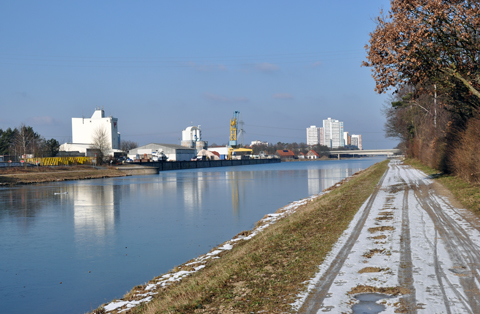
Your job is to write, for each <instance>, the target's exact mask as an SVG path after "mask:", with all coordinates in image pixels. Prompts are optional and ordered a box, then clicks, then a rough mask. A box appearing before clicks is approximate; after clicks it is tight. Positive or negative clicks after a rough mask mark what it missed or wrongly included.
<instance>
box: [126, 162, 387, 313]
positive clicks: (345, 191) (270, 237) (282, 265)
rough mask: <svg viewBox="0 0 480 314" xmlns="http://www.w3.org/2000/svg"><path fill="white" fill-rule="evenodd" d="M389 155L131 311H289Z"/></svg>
mask: <svg viewBox="0 0 480 314" xmlns="http://www.w3.org/2000/svg"><path fill="white" fill-rule="evenodd" d="M387 163H388V161H384V162H382V163H379V164H376V165H374V166H372V167H370V168H369V169H367V170H365V171H363V172H362V173H361V174H359V175H356V176H354V177H353V178H351V179H350V180H349V181H348V182H345V183H344V184H343V185H342V186H340V187H338V188H336V189H334V190H332V191H331V192H330V193H328V194H326V195H324V196H322V197H320V198H318V199H316V200H315V201H312V202H310V203H308V204H306V205H304V206H303V207H302V208H300V209H299V210H298V211H297V212H296V213H295V214H293V215H291V216H289V217H286V218H284V219H282V220H280V221H279V222H277V223H276V224H274V225H272V226H270V227H269V228H267V229H266V230H264V231H263V232H261V233H260V234H259V235H257V236H255V237H254V238H252V239H251V240H249V241H240V242H239V243H238V244H237V245H235V246H234V248H233V249H232V250H231V251H229V252H226V253H225V254H223V256H222V258H220V259H216V260H211V261H209V262H208V263H207V265H206V267H205V268H204V269H203V270H201V271H199V272H197V273H194V274H193V275H191V276H189V277H187V278H185V279H183V280H182V281H180V282H178V283H176V284H172V285H171V286H169V287H167V288H165V289H163V290H160V291H159V293H158V294H157V295H155V296H154V300H153V301H151V302H150V303H148V304H142V305H140V306H138V307H136V308H134V309H132V310H131V311H130V313H147V314H152V313H251V312H254V313H258V312H260V311H263V312H264V313H286V312H291V307H290V304H291V303H292V302H293V301H294V298H295V296H296V295H297V293H298V292H299V289H301V287H302V286H303V283H304V282H305V281H306V280H308V279H310V278H311V277H313V275H314V274H315V272H316V271H317V267H318V265H319V264H320V263H321V262H322V261H323V260H324V258H325V256H326V255H327V253H328V252H329V251H330V250H331V248H332V246H333V244H334V243H335V242H336V241H337V239H338V237H339V236H340V235H341V234H342V232H343V231H344V230H345V229H346V228H347V226H348V224H349V223H350V221H351V219H352V218H353V216H354V215H355V213H356V212H357V211H358V209H359V208H360V207H361V205H362V204H363V203H364V202H365V200H366V199H367V198H368V197H369V196H370V194H371V193H372V192H373V190H374V187H375V185H376V184H377V183H378V181H379V179H380V177H381V176H382V175H383V173H384V172H385V170H386V169H387Z"/></svg>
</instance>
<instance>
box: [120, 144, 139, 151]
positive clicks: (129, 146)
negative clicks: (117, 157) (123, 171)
mask: <svg viewBox="0 0 480 314" xmlns="http://www.w3.org/2000/svg"><path fill="white" fill-rule="evenodd" d="M137 147H138V143H137V142H134V141H121V142H120V149H121V150H123V151H124V152H128V151H129V150H131V149H134V148H137Z"/></svg>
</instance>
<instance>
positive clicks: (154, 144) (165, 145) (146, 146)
mask: <svg viewBox="0 0 480 314" xmlns="http://www.w3.org/2000/svg"><path fill="white" fill-rule="evenodd" d="M159 146H160V147H168V148H173V149H188V150H193V148H190V147H185V146H182V145H177V144H159V143H150V144H147V145H143V146H140V147H136V148H135V149H145V148H153V147H159Z"/></svg>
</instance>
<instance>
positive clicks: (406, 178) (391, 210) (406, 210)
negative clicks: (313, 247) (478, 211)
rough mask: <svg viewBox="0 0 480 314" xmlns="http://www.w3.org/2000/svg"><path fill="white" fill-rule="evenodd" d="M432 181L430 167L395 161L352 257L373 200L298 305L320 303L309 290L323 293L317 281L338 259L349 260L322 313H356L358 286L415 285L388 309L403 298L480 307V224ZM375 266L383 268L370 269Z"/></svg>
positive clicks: (430, 306) (452, 307)
mask: <svg viewBox="0 0 480 314" xmlns="http://www.w3.org/2000/svg"><path fill="white" fill-rule="evenodd" d="M431 184H432V181H431V180H429V179H428V178H427V176H426V175H425V174H424V173H423V172H421V171H418V170H415V169H412V168H411V167H407V166H404V165H401V164H400V163H399V162H398V161H392V162H391V163H390V165H389V170H388V171H387V173H386V175H385V176H384V179H383V183H382V186H381V188H380V189H379V190H378V193H377V194H376V195H375V194H372V196H371V198H372V197H374V198H375V199H373V203H372V205H371V207H370V209H369V210H370V213H369V215H368V217H367V219H366V220H365V224H364V225H363V227H362V229H361V232H360V234H359V236H358V238H357V239H356V241H355V243H354V245H353V247H352V249H351V251H350V252H349V254H348V256H347V257H346V258H345V259H344V260H340V261H339V258H338V256H339V253H340V252H341V251H342V250H343V249H344V247H345V245H346V243H347V240H348V239H349V237H350V235H351V234H352V232H353V230H354V228H356V227H357V226H358V222H359V221H360V219H361V217H362V214H363V213H364V212H365V211H366V210H368V209H367V207H368V206H367V204H368V203H369V202H370V201H372V200H371V199H369V200H367V201H366V202H365V204H363V206H362V207H361V208H360V210H359V211H358V213H357V214H356V215H355V217H354V219H353V221H352V222H351V223H350V225H349V227H348V229H347V230H346V231H345V232H344V234H343V235H342V236H341V237H340V239H339V240H338V242H337V243H336V245H335V246H334V248H333V249H332V251H331V253H330V254H329V255H328V256H327V258H326V259H325V261H324V263H323V264H322V265H320V266H319V270H318V272H317V274H316V276H315V277H314V278H312V279H311V280H310V281H309V282H308V288H307V291H306V292H304V293H301V294H299V295H298V299H297V302H295V303H294V304H293V305H292V306H293V308H294V309H295V310H298V309H300V308H301V307H302V306H303V305H304V304H305V305H306V306H310V305H309V302H310V304H314V302H313V301H312V300H311V298H308V299H307V297H308V294H309V293H312V296H313V295H315V296H317V295H319V294H315V293H314V292H315V291H316V288H315V287H316V286H317V287H322V285H321V281H322V280H324V278H326V277H325V276H326V275H328V274H326V271H327V269H328V268H329V267H330V265H331V264H332V263H335V262H341V263H343V265H342V266H341V268H340V271H339V272H338V273H337V274H333V275H334V276H336V277H335V279H334V280H333V282H332V284H331V285H330V286H329V287H327V288H324V289H326V290H328V291H324V292H325V294H323V295H325V297H323V299H322V300H321V301H320V303H319V304H320V305H319V308H318V306H316V311H318V313H324V312H332V313H352V306H353V305H354V304H357V303H358V302H359V301H357V300H356V299H355V298H354V296H355V295H354V294H349V292H351V291H352V290H353V289H354V288H356V287H357V288H358V286H370V287H378V288H398V287H402V288H405V287H407V288H409V289H408V290H406V291H410V293H408V294H407V293H406V292H405V290H403V292H402V293H405V294H407V296H404V295H402V294H399V295H396V296H394V297H393V298H385V299H382V300H379V301H377V303H378V304H383V305H384V306H385V307H386V308H385V310H384V311H383V312H382V313H394V312H395V310H396V309H398V306H399V305H400V303H399V301H401V299H402V298H405V299H404V300H402V301H405V300H409V301H407V302H410V303H409V304H412V306H413V308H412V311H415V309H416V312H419V313H474V312H476V310H478V308H477V309H475V308H472V304H474V305H473V306H477V307H478V305H477V303H478V301H477V300H476V299H475V296H473V297H472V296H471V295H472V292H471V291H472V290H475V291H476V292H477V296H478V291H479V286H480V284H479V282H478V280H477V279H476V278H475V277H478V275H479V274H478V263H479V262H480V261H479V260H478V259H477V260H475V259H476V258H477V257H478V254H479V253H478V252H479V251H480V246H479V244H480V232H479V230H480V228H478V226H480V223H478V219H475V220H474V221H475V225H473V224H472V221H471V220H470V219H468V220H467V219H465V217H466V215H467V213H466V211H465V210H461V209H457V208H454V207H453V206H452V205H451V204H450V203H449V202H448V200H447V198H446V197H442V196H439V195H438V194H436V193H435V191H434V190H433V189H431V188H430V186H431ZM402 223H403V229H402ZM405 226H406V227H405ZM378 227H384V228H383V229H384V230H379V229H378ZM374 228H377V229H374ZM452 230H453V231H452ZM440 234H442V236H443V237H444V238H442V236H440ZM408 235H409V238H406V237H408ZM402 247H403V248H404V249H402ZM405 247H406V248H405ZM472 256H473V257H472ZM409 260H411V262H408V263H407V262H406V261H409ZM474 264H476V265H474ZM472 265H473V266H472ZM367 267H371V268H367ZM375 267H376V268H377V269H376V271H375V272H363V271H365V270H368V269H370V270H372V269H373V268H375ZM362 270H363V271H362ZM472 277H473V279H472ZM406 278H407V279H406ZM469 278H470V281H469ZM411 279H413V280H411ZM412 281H413V282H412ZM472 283H473V284H472ZM319 289H320V288H319ZM468 291H470V297H469V296H467V292H468ZM408 296H410V299H408ZM412 296H413V297H412ZM312 298H313V297H312ZM317 302H318V301H317ZM302 310H303V309H302Z"/></svg>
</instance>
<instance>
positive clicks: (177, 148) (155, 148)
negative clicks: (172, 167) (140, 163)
mask: <svg viewBox="0 0 480 314" xmlns="http://www.w3.org/2000/svg"><path fill="white" fill-rule="evenodd" d="M160 153H163V154H164V155H165V156H167V161H188V160H192V158H195V157H196V156H197V154H196V151H195V148H188V147H185V146H181V145H176V144H156V143H151V144H147V145H144V146H140V147H137V148H134V149H131V150H130V151H129V152H128V157H129V158H130V159H133V160H134V159H151V158H152V156H154V155H158V154H160Z"/></svg>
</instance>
